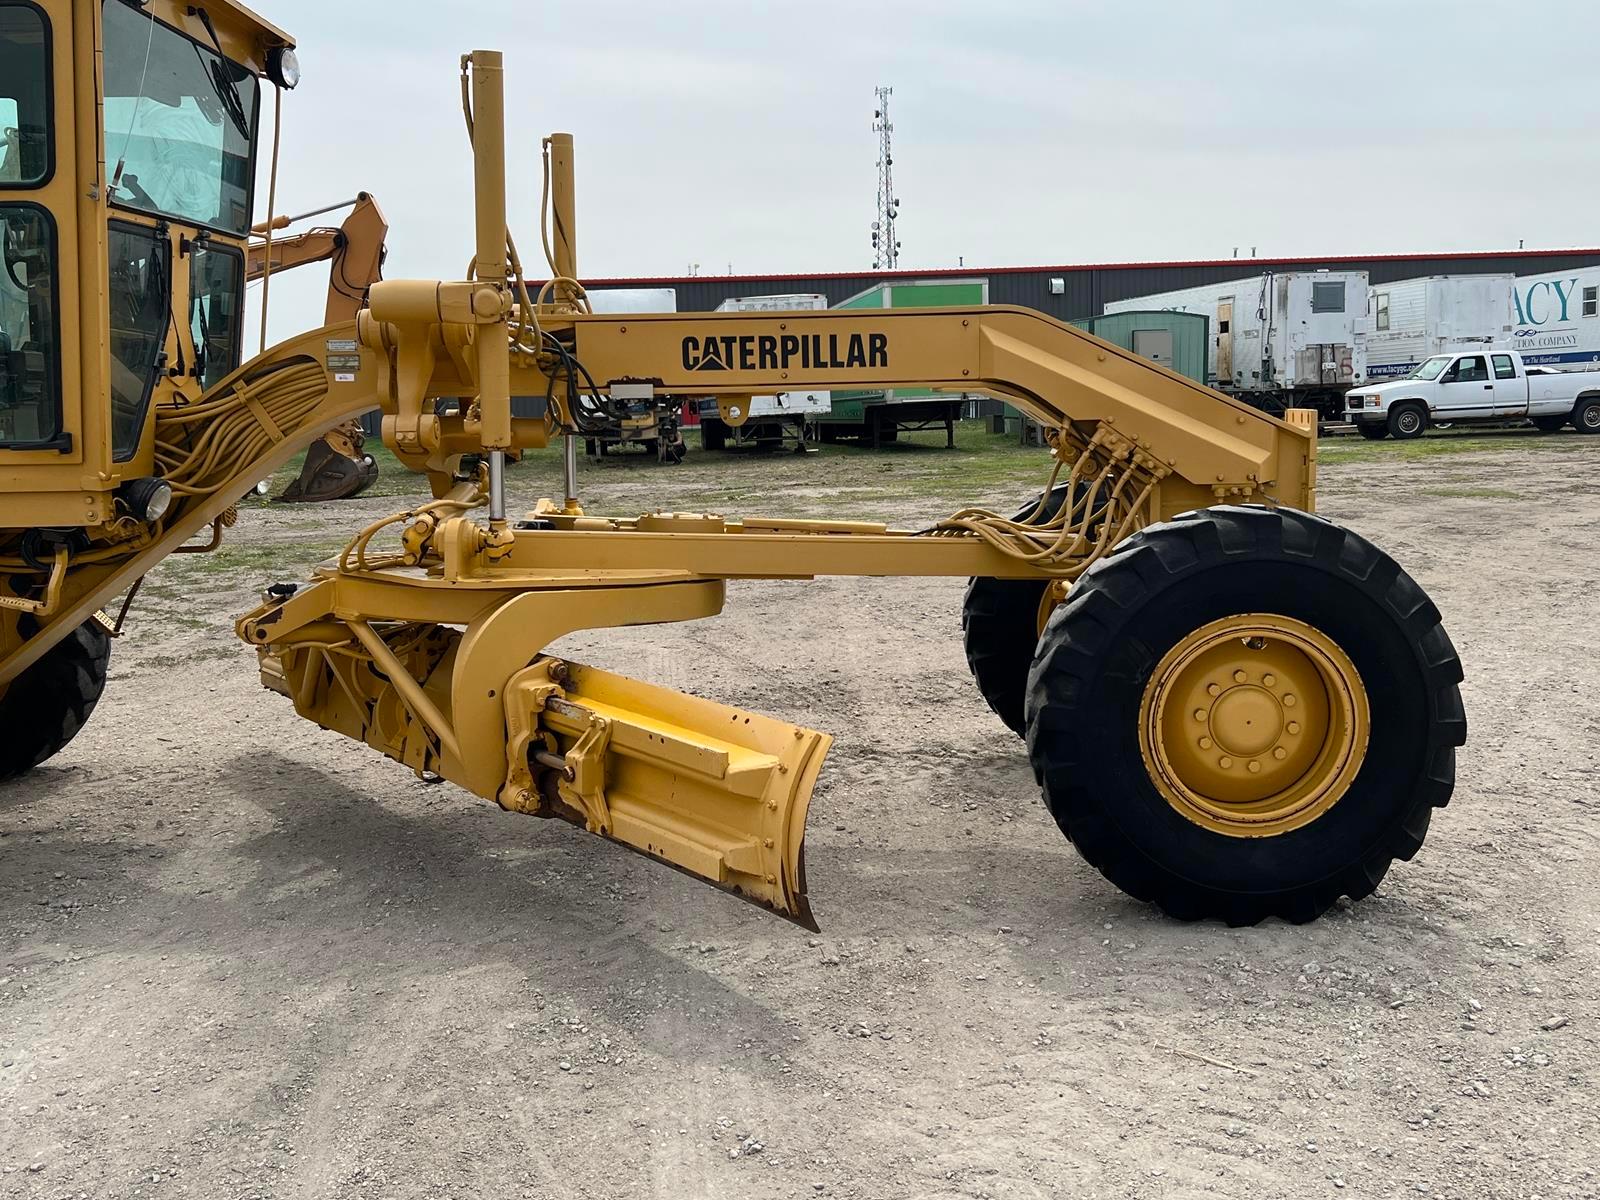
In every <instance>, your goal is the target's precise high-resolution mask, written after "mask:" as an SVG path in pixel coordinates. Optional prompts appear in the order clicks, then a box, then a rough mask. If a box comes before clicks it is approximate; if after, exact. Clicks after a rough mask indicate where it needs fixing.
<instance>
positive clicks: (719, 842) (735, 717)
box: [502, 663, 833, 931]
mask: <svg viewBox="0 0 1600 1200" xmlns="http://www.w3.org/2000/svg"><path fill="white" fill-rule="evenodd" d="M564 665H565V670H564V671H562V672H561V674H562V675H563V676H564V678H565V680H566V693H567V694H566V697H565V698H564V699H555V698H551V699H548V700H546V701H545V707H544V713H543V715H542V719H541V724H542V726H543V728H544V730H546V731H548V732H549V733H550V734H553V735H554V736H555V738H556V740H557V741H558V742H559V743H561V744H566V745H570V747H571V748H570V749H568V750H567V752H566V753H565V755H564V756H562V757H560V758H559V759H557V758H554V757H547V758H536V759H535V761H536V762H539V763H549V764H552V765H555V766H556V769H555V770H553V771H546V772H544V773H543V775H542V782H541V784H540V786H541V787H542V789H543V793H544V794H543V796H542V797H541V799H542V800H544V801H545V802H546V803H547V804H548V805H549V806H550V807H551V808H552V809H553V810H554V811H555V815H558V816H562V817H564V818H566V819H568V820H571V821H573V822H574V823H575V824H581V825H583V826H584V827H585V828H586V829H588V830H589V831H590V832H592V833H599V834H601V835H603V836H604V837H607V838H609V839H610V840H612V841H615V842H620V843H622V844H623V845H625V846H627V847H629V848H630V849H633V850H637V851H638V852H639V853H641V854H645V855H648V856H649V857H651V858H654V859H657V860H658V861H660V862H664V863H666V864H667V865H669V866H673V867H677V868H679V869H680V870H682V871H685V872H687V873H688V874H690V875H694V876H696V877H698V878H700V879H703V880H705V881H706V882H708V883H710V884H712V885H713V886H715V887H718V888H721V889H722V890H723V891H727V892H731V893H733V894H734V895H737V896H741V897H743V898H744V899H746V900H750V901H753V902H754V903H756V904H759V905H761V906H762V907H763V908H768V909H771V910H772V911H773V912H775V913H778V914H779V915H781V916H785V917H788V918H789V919H790V920H791V921H794V922H795V923H796V924H798V925H803V926H804V927H805V928H807V929H810V930H813V931H815V930H816V929H817V922H816V918H814V917H813V916H812V914H811V902H810V898H809V897H808V896H807V894H806V860H805V836H806V817H807V814H808V813H809V811H810V807H811V792H812V789H813V788H814V787H815V786H816V782H817V775H818V773H819V772H820V771H821V769H822V762H823V759H824V758H825V757H826V756H827V753H828V749H829V747H830V746H832V744H833V739H832V738H831V737H830V736H828V735H827V734H825V733H818V732H817V731H816V730H812V729H805V728H802V727H800V726H798V725H792V724H789V723H788V722H784V721H778V720H775V719H773V718H772V717H766V716H762V715H761V714H759V713H751V712H743V711H741V710H739V709H736V708H730V707H728V706H727V705H724V704H716V703H713V702H712V701H710V700H702V699H700V698H698V697H695V696H689V695H685V694H684V693H682V692H675V691H672V690H670V689H668V688H661V687H655V686H653V685H651V684H648V683H641V682H639V681H638V680H636V679H629V678H626V677H625V676H622V675H615V674H612V673H610V672H608V671H601V670H597V669H595V668H593V667H586V666H582V665H580V664H577V663H567V664H564ZM531 675H532V676H533V678H535V679H540V678H543V677H544V676H543V672H542V671H541V669H540V668H539V667H535V668H533V669H532V670H531ZM535 686H537V684H536V685H535ZM517 688H518V682H517V680H516V679H513V680H512V682H511V684H510V685H509V686H508V688H507V703H508V719H509V710H510V706H512V705H513V704H514V703H515V699H516V694H517ZM568 739H570V742H569V740H568ZM516 742H517V739H516V737H515V736H513V738H512V747H511V749H512V752H513V753H515V751H516V748H517V747H516ZM536 753H537V752H536ZM507 801H509V802H508V803H507V807H510V808H515V807H517V800H516V799H515V798H511V797H506V798H504V799H503V801H502V802H507Z"/></svg>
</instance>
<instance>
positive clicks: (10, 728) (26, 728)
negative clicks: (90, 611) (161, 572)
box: [0, 621, 111, 779]
mask: <svg viewBox="0 0 1600 1200" xmlns="http://www.w3.org/2000/svg"><path fill="white" fill-rule="evenodd" d="M110 666H111V639H110V637H108V636H107V635H106V631H105V630H104V629H102V628H101V627H100V625H99V623H98V622H95V621H85V622H84V623H83V624H82V625H80V626H78V628H76V629H74V630H73V631H72V632H71V633H70V634H68V635H67V636H66V637H65V638H63V639H62V640H61V641H59V642H57V643H56V644H55V645H54V646H52V647H51V648H50V649H49V650H48V651H46V652H45V656H44V657H43V658H41V659H40V660H39V661H38V662H36V663H34V664H33V666H31V667H29V668H28V669H27V670H26V671H24V672H23V673H22V674H21V675H19V676H18V677H17V678H16V679H14V680H12V681H11V682H10V683H9V684H5V685H3V688H0V729H3V730H4V731H5V735H4V737H3V738H0V779H11V778H14V777H15V776H18V775H21V774H23V773H25V772H27V771H31V770H32V769H33V768H34V767H36V766H38V765H39V764H40V763H42V762H44V760H45V759H47V758H49V757H50V756H51V755H53V754H56V753H57V752H59V751H60V750H61V749H62V748H63V747H64V746H66V744H67V743H68V742H70V741H71V740H72V739H73V738H74V737H75V736H76V735H77V733H78V730H80V729H82V728H83V726H84V723H85V722H86V721H88V719H89V714H90V713H92V712H93V711H94V706H95V705H96V704H97V703H99V700H100V694H101V693H102V692H103V691H105V686H106V672H107V671H108V670H109V669H110Z"/></svg>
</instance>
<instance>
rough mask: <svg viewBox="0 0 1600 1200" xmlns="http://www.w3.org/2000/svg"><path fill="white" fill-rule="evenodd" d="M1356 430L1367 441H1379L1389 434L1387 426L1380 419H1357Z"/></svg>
mask: <svg viewBox="0 0 1600 1200" xmlns="http://www.w3.org/2000/svg"><path fill="white" fill-rule="evenodd" d="M1356 432H1357V433H1359V434H1360V435H1361V436H1362V437H1364V438H1366V439H1367V441H1369V442H1381V441H1383V439H1384V438H1386V437H1388V436H1389V427H1388V426H1387V425H1385V424H1383V423H1382V422H1381V421H1357V422H1356Z"/></svg>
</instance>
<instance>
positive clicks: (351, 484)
mask: <svg viewBox="0 0 1600 1200" xmlns="http://www.w3.org/2000/svg"><path fill="white" fill-rule="evenodd" d="M349 204H350V211H349V212H348V213H346V214H345V218H344V220H343V221H342V222H341V223H340V224H339V225H338V227H336V228H335V227H332V226H326V225H321V226H317V227H315V228H312V229H308V230H306V231H305V232H303V233H296V234H290V235H289V236H287V237H278V236H276V235H277V232H278V231H279V230H280V229H287V228H289V227H290V226H291V225H294V224H296V223H298V222H300V221H303V220H308V219H310V218H311V217H317V216H321V215H323V214H324V213H328V212H332V211H334V210H335V209H338V208H342V207H344V205H343V204H334V205H329V206H328V207H326V208H320V209H315V210H313V211H311V212H307V213H300V214H297V215H294V216H289V215H280V216H277V217H274V218H272V219H271V220H270V221H263V222H261V223H260V224H258V225H255V226H253V227H252V228H251V233H252V235H253V240H252V241H251V242H250V244H249V246H248V248H247V250H246V264H245V278H246V279H247V280H248V281H249V282H251V283H259V282H261V281H263V280H268V281H270V279H271V277H272V276H275V275H278V274H280V273H281V272H283V271H289V270H293V269H294V268H296V267H303V266H306V265H307V264H309V263H317V262H327V263H329V267H328V298H327V302H326V304H325V305H324V306H323V316H322V320H323V324H325V325H334V324H337V323H339V322H341V321H353V320H354V319H355V316H356V313H358V312H360V311H361V309H362V308H364V307H365V306H366V303H367V292H368V290H369V289H370V288H371V287H372V285H373V284H374V283H376V282H377V281H378V280H379V279H381V278H383V262H384V258H385V257H386V256H387V253H388V251H387V246H386V244H385V243H386V240H387V238H388V236H389V223H388V221H386V220H385V219H384V216H383V210H382V209H380V208H379V207H378V202H377V201H376V200H374V199H373V198H372V196H371V194H370V193H368V192H358V193H357V194H356V198H355V200H354V201H351V202H349ZM365 444H366V434H365V433H364V432H363V431H362V428H361V422H360V421H358V420H350V421H344V422H341V423H340V424H339V425H336V426H335V427H334V428H332V429H330V430H328V432H327V433H325V434H323V436H322V437H320V438H318V439H317V440H316V441H314V442H312V443H311V445H310V446H309V447H308V448H307V449H306V457H305V461H304V462H303V463H302V464H301V467H300V473H299V474H298V475H297V476H296V477H295V478H294V479H293V480H291V481H290V483H289V485H288V487H286V488H285V489H284V491H283V493H282V494H281V495H279V496H278V497H277V499H278V500H279V501H282V502H285V503H318V502H321V501H324V500H346V499H349V498H351V497H353V496H359V495H360V494H361V493H362V492H364V491H365V490H366V489H367V488H369V487H371V486H372V484H373V482H374V481H375V480H376V479H377V477H378V465H377V463H376V462H375V461H374V460H373V458H372V455H370V454H367V453H365V452H364V451H363V449H362V447H363V446H364V445H365Z"/></svg>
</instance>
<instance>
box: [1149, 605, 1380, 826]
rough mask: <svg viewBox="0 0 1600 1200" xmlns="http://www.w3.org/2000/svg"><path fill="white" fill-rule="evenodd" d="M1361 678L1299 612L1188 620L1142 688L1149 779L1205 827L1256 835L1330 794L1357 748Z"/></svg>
mask: <svg viewBox="0 0 1600 1200" xmlns="http://www.w3.org/2000/svg"><path fill="white" fill-rule="evenodd" d="M1370 731H1371V720H1370V716H1369V710H1368V706H1367V693H1366V688H1365V687H1364V686H1363V684H1362V682H1361V676H1360V674H1359V673H1358V672H1357V671H1356V668H1355V665H1354V664H1353V663H1352V662H1351V661H1350V656H1349V655H1347V654H1346V653H1345V652H1344V651H1343V650H1342V649H1340V648H1339V646H1338V644H1337V643H1335V642H1334V641H1333V639H1332V638H1330V637H1328V635H1327V634H1325V633H1323V632H1322V631H1321V630H1318V629H1316V628H1314V627H1312V626H1310V625H1307V624H1305V623H1304V622H1302V621H1297V620H1294V619H1292V618H1290V617H1285V616H1279V615H1276V614H1272V613H1245V614H1241V615H1238V616H1232V617H1225V618H1223V619H1221V620H1218V621H1212V622H1211V623H1209V624H1207V625H1203V626H1201V627H1200V628H1199V629H1196V630H1194V631H1193V632H1192V633H1190V634H1189V635H1188V636H1187V637H1185V638H1183V639H1182V640H1180V641H1179V642H1178V644H1177V645H1176V646H1174V647H1173V648H1172V649H1171V650H1169V651H1168V652H1167V653H1166V654H1165V655H1163V656H1162V658H1161V661H1160V662H1159V663H1157V664H1156V668H1155V670H1154V671H1153V672H1152V673H1151V676H1150V680H1149V683H1148V684H1147V685H1146V687H1145V692H1144V697H1143V701H1142V703H1141V705H1140V712H1139V744H1140V748H1141V750H1142V751H1143V753H1144V758H1145V763H1146V765H1147V766H1148V768H1149V770H1150V778H1151V779H1152V780H1153V781H1154V782H1155V785H1156V789H1157V790H1158V791H1159V792H1160V793H1161V795H1162V796H1163V797H1164V798H1165V799H1166V801H1167V803H1169V804H1170V805H1172V807H1173V808H1174V809H1176V810H1177V811H1178V812H1179V813H1181V814H1183V816H1184V817H1186V818H1188V819H1189V820H1191V821H1193V822H1194V823H1195V824H1197V825H1201V826H1203V827H1204V828H1206V829H1210V830H1212V831H1214V832H1216V833H1223V834H1228V835H1231V836H1234V837H1268V836H1271V835H1274V834H1280V833H1287V832H1288V831H1289V830H1292V829H1298V828H1300V827H1301V826H1303V825H1309V824H1310V823H1311V822H1312V821H1315V820H1316V819H1317V818H1318V817H1320V816H1322V815H1323V814H1324V813H1325V812H1327V811H1328V810H1329V809H1330V808H1332V807H1333V806H1334V805H1335V804H1337V803H1338V802H1339V799H1340V797H1342V796H1343V795H1344V794H1345V792H1346V790H1348V788H1349V787H1350V784H1351V782H1352V781H1353V780H1354V779H1355V777H1356V774H1357V772H1358V771H1360V769H1361V763H1362V761H1363V759H1364V757H1365V755H1366V749H1367V738H1368V736H1369V733H1370Z"/></svg>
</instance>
